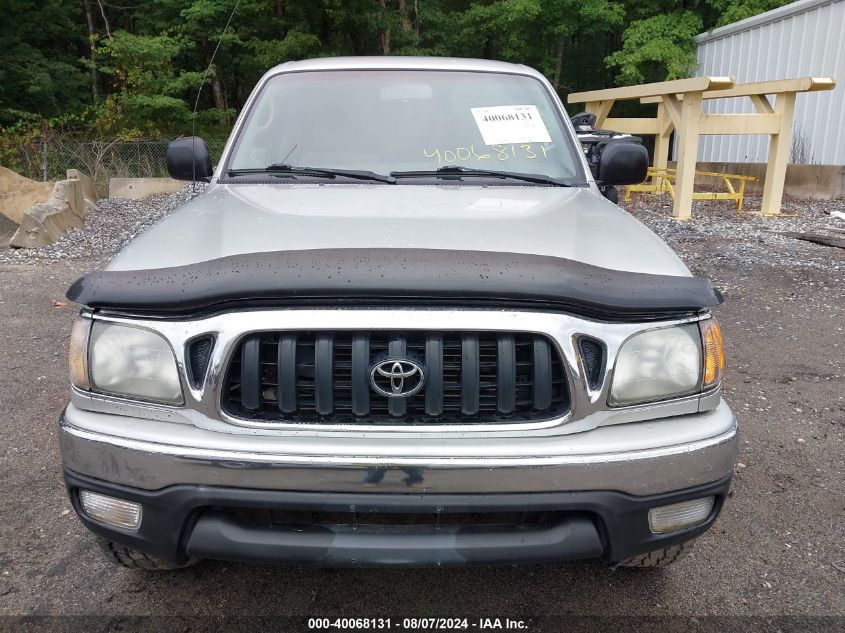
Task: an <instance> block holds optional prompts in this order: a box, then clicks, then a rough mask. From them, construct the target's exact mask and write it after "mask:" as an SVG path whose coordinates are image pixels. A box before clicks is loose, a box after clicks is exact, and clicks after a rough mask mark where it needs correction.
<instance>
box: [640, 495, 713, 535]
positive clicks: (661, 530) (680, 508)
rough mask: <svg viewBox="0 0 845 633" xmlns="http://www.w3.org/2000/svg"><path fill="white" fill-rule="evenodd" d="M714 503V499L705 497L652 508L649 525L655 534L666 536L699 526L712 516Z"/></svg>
mask: <svg viewBox="0 0 845 633" xmlns="http://www.w3.org/2000/svg"><path fill="white" fill-rule="evenodd" d="M714 501H715V499H714V498H713V497H703V498H701V499H693V500H692V501H681V502H680V503H673V504H672V505H668V506H660V507H659V508H652V509H651V510H649V511H648V524H649V526H650V527H651V531H652V532H654V533H655V534H665V533H666V532H674V531H675V530H682V529H683V528H688V527H692V526H693V525H698V524H699V523H702V522H703V521H705V520H706V519H707V517H709V516H710V511H711V510H712V509H713V503H714Z"/></svg>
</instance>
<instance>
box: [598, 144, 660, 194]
mask: <svg viewBox="0 0 845 633" xmlns="http://www.w3.org/2000/svg"><path fill="white" fill-rule="evenodd" d="M647 174H648V150H647V149H646V148H645V147H643V146H642V145H639V144H637V143H626V142H624V141H616V142H610V143H608V144H607V145H605V146H604V149H603V150H602V153H601V158H599V167H598V174H597V177H596V180H597V181H598V183H599V184H600V185H636V184H638V183H641V182H642V181H643V180H645V178H646V175H647Z"/></svg>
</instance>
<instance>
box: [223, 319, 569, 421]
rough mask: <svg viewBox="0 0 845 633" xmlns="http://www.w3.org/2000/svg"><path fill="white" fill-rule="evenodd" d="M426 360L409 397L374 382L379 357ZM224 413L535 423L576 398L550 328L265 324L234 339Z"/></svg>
mask: <svg viewBox="0 0 845 633" xmlns="http://www.w3.org/2000/svg"><path fill="white" fill-rule="evenodd" d="M393 358H405V359H408V360H410V361H413V363H415V364H417V365H418V366H420V367H422V368H424V371H425V384H424V387H423V388H422V389H421V390H420V391H419V392H418V393H415V394H413V395H410V396H408V397H405V398H397V397H387V396H384V395H381V394H379V393H377V392H376V391H375V390H373V389H372V388H371V385H370V373H371V371H372V367H373V365H374V363H378V362H379V361H380V360H382V359H393ZM221 406H222V409H223V411H225V412H226V413H227V414H229V415H231V416H234V417H237V418H242V419H247V420H252V421H266V422H301V423H314V424H320V423H325V424H329V423H331V424H338V423H356V422H357V423H362V424H363V423H367V424H373V423H375V424H379V423H383V424H397V423H404V424H472V423H491V422H493V423H495V422H503V423H507V422H511V423H512V422H520V421H535V420H542V419H547V418H552V417H558V416H561V415H564V414H565V413H566V412H567V411H568V410H569V406H570V397H569V390H568V387H567V380H566V374H565V371H564V366H563V363H562V360H561V358H560V355H559V353H558V351H557V348H556V347H555V345H554V344H553V343H552V341H551V340H550V339H548V338H547V337H545V336H541V335H535V334H526V333H511V332H426V331H412V332H407V331H406V332H383V331H376V332H372V331H371V332H347V331H298V332H260V333H255V334H250V335H248V336H247V337H245V338H243V339H242V340H241V341H239V343H238V344H237V345H236V347H235V352H234V354H233V355H232V357H231V359H230V362H229V366H228V368H227V371H226V374H225V379H224V383H223V389H222V395H221Z"/></svg>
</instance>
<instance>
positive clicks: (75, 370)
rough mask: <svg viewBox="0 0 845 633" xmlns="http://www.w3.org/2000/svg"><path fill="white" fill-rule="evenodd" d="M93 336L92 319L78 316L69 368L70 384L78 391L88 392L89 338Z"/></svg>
mask: <svg viewBox="0 0 845 633" xmlns="http://www.w3.org/2000/svg"><path fill="white" fill-rule="evenodd" d="M90 334H91V319H88V318H86V317H81V316H78V317H76V320H75V321H74V322H73V329H72V330H71V332H70V345H69V346H68V367H69V369H70V383H71V384H72V385H73V386H74V387H76V388H77V389H82V390H84V391H88V390H89V389H90V388H91V382H90V381H89V380H88V337H89V336H90Z"/></svg>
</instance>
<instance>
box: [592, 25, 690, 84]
mask: <svg viewBox="0 0 845 633" xmlns="http://www.w3.org/2000/svg"><path fill="white" fill-rule="evenodd" d="M700 32H701V18H700V17H698V16H697V15H696V14H695V13H692V12H691V11H675V12H673V13H667V14H662V15H655V16H652V17H649V18H644V19H642V20H637V21H635V22H632V23H631V24H630V26H628V28H627V29H626V30H625V34H624V35H623V36H622V42H623V44H622V50H619V51H616V52H615V53H613V54H612V55H608V56H607V64H608V66H610V67H612V68H616V69H617V71H618V72H617V75H616V77H617V79H618V80H619V81H620V82H621V83H623V84H639V83H644V82H649V81H661V80H664V79H679V78H682V77H688V76H689V75H690V74H692V71H693V70H694V69H695V43H694V42H693V41H692V38H693V36H695V35H696V34H698V33H700Z"/></svg>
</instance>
